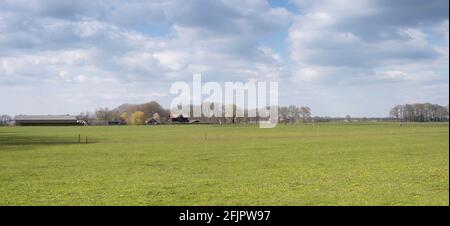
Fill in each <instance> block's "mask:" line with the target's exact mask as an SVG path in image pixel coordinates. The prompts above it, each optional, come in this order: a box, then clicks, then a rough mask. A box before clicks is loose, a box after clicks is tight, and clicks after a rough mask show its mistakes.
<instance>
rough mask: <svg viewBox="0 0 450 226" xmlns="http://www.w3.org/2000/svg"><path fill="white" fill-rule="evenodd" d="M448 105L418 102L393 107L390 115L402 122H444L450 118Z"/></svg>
mask: <svg viewBox="0 0 450 226" xmlns="http://www.w3.org/2000/svg"><path fill="white" fill-rule="evenodd" d="M448 114H449V109H448V105H447V106H446V107H444V106H441V105H438V104H430V103H423V104H422V103H418V104H403V105H397V106H395V107H393V108H392V109H391V111H390V116H391V117H393V118H395V119H397V120H398V121H401V122H444V121H448V119H449V115H448Z"/></svg>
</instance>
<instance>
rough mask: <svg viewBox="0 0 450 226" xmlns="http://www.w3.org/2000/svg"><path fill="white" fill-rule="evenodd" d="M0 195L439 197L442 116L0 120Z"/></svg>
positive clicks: (359, 200) (338, 201) (443, 168)
mask: <svg viewBox="0 0 450 226" xmlns="http://www.w3.org/2000/svg"><path fill="white" fill-rule="evenodd" d="M79 135H81V137H82V139H81V143H79V137H78V136H79ZM86 136H87V137H88V143H87V144H86V143H85V139H86ZM0 205H449V125H448V123H442V124H439V123H437V124H431V123H428V124H427V123H415V124H414V123H411V124H403V125H399V124H397V123H367V124H362V123H361V124H358V123H342V124H331V123H330V124H316V125H314V126H313V125H310V124H308V125H302V124H297V125H279V126H277V127H276V128H274V129H259V128H258V127H257V126H256V125H160V126H109V127H101V126H98V127H96V126H85V127H82V126H80V127H0Z"/></svg>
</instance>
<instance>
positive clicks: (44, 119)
mask: <svg viewBox="0 0 450 226" xmlns="http://www.w3.org/2000/svg"><path fill="white" fill-rule="evenodd" d="M14 121H15V122H16V125H20V126H50V125H52V126H53V125H78V124H80V122H79V121H78V120H77V118H76V117H75V116H72V115H18V116H16V117H15V118H14Z"/></svg>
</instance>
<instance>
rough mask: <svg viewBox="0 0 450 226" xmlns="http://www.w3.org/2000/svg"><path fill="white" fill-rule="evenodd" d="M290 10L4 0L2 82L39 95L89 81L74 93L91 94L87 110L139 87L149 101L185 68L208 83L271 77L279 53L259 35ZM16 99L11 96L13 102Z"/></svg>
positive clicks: (278, 25)
mask: <svg viewBox="0 0 450 226" xmlns="http://www.w3.org/2000/svg"><path fill="white" fill-rule="evenodd" d="M243 6H245V7H243ZM291 16H292V15H291V13H290V12H289V11H288V10H286V9H284V8H274V7H271V6H270V5H269V3H268V2H266V1H265V0H264V1H206V0H201V1H183V3H182V4H180V2H179V1H172V0H160V1H148V2H145V1H144V2H143V1H127V2H126V3H125V2H122V1H95V0H94V1H76V2H65V1H50V0H49V1H10V0H5V1H1V2H0V34H1V35H0V62H1V64H0V65H1V67H0V86H2V89H3V90H4V89H14V88H13V87H14V86H16V87H19V86H21V87H24V86H25V84H29V86H31V84H32V86H33V87H34V90H35V92H36V93H39V95H41V96H45V97H46V98H54V97H53V96H50V95H49V94H48V93H47V92H42V91H39V89H40V87H49V88H48V89H53V90H64V89H66V90H65V91H62V92H64V93H68V92H72V91H73V92H77V91H76V89H79V90H84V89H85V88H86V87H89V88H88V89H86V92H82V94H77V95H81V96H85V97H87V96H89V98H91V99H92V102H93V106H91V107H90V108H91V109H92V108H93V107H95V106H96V105H95V104H94V102H95V101H97V102H101V103H110V104H112V105H114V104H115V105H117V104H120V103H121V102H120V101H124V102H128V101H138V100H136V99H135V98H133V97H142V95H144V94H142V93H145V94H148V95H147V98H142V100H140V102H143V101H148V100H150V97H151V96H152V95H151V94H155V93H159V94H161V93H162V92H161V89H162V88H166V89H167V90H168V87H169V85H170V84H171V83H172V82H173V81H175V80H179V79H189V78H190V76H191V75H192V73H203V74H206V75H209V76H210V79H215V80H228V79H230V78H235V79H239V80H247V79H254V78H260V79H261V78H265V77H271V78H277V77H279V76H280V74H281V64H282V62H281V57H280V56H279V55H277V53H275V52H274V50H272V49H270V48H269V47H267V46H264V45H263V44H261V43H260V42H259V40H260V38H261V37H262V36H264V35H267V34H270V33H271V32H274V31H277V30H279V29H282V28H283V27H286V26H288V23H289V20H290V18H291ZM160 28H164V29H162V30H161V29H160ZM52 85H57V86H58V87H59V88H56V87H54V86H52ZM125 88H126V89H127V91H126V92H123V89H125ZM117 94H121V95H124V97H126V98H119V95H117ZM60 96H61V95H60ZM144 96H145V95H144ZM153 96H154V95H153ZM156 96H159V97H161V96H162V95H156ZM113 97H114V98H116V99H115V100H113ZM22 101H23V99H22V98H21V97H16V100H15V104H13V105H15V106H16V107H17V106H18V105H22V104H23V102H22ZM113 101H114V103H113ZM20 108H23V107H20ZM41 108H45V106H42V107H41ZM33 110H35V109H34V108H30V109H28V111H29V112H32V111H33ZM80 110H81V109H80ZM14 113H21V112H16V111H14ZM22 113H26V112H22Z"/></svg>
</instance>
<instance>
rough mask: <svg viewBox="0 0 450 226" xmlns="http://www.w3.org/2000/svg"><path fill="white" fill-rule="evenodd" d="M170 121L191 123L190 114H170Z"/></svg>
mask: <svg viewBox="0 0 450 226" xmlns="http://www.w3.org/2000/svg"><path fill="white" fill-rule="evenodd" d="M170 122H172V123H189V117H188V115H183V114H180V115H177V114H171V115H170Z"/></svg>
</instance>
